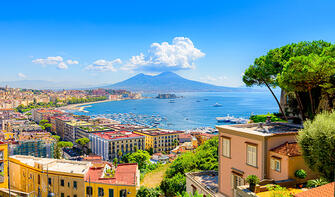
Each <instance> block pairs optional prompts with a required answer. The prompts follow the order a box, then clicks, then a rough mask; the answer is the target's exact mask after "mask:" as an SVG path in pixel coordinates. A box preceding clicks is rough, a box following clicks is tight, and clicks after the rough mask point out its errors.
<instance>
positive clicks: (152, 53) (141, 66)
mask: <svg viewBox="0 0 335 197" xmlns="http://www.w3.org/2000/svg"><path fill="white" fill-rule="evenodd" d="M203 56H205V53H203V52H201V51H200V50H199V49H197V48H195V46H194V45H193V42H192V41H191V40H190V39H189V38H186V37H175V38H174V39H173V40H172V43H171V44H169V43H168V42H163V43H161V44H160V43H153V44H151V46H150V49H149V50H148V53H147V54H143V53H140V54H139V55H137V56H132V57H131V58H130V60H129V61H128V62H127V63H126V64H125V65H124V66H122V67H121V69H122V70H130V71H144V72H164V71H178V70H187V69H194V68H195V63H194V62H195V60H197V59H199V58H201V57H203Z"/></svg>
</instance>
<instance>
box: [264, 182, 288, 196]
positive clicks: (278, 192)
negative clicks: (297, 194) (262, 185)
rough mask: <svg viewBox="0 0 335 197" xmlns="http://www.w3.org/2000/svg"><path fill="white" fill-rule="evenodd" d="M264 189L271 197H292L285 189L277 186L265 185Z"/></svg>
mask: <svg viewBox="0 0 335 197" xmlns="http://www.w3.org/2000/svg"><path fill="white" fill-rule="evenodd" d="M266 188H267V189H268V190H269V191H272V192H271V197H293V196H294V195H293V194H291V193H290V191H289V190H288V189H287V188H286V187H281V186H279V185H266Z"/></svg>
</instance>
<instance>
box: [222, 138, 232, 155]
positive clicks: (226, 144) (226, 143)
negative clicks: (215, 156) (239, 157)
mask: <svg viewBox="0 0 335 197" xmlns="http://www.w3.org/2000/svg"><path fill="white" fill-rule="evenodd" d="M221 139H222V155H223V156H225V157H230V139H229V138H224V137H222V138H221Z"/></svg>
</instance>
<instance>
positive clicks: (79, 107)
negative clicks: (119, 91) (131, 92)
mask: <svg viewBox="0 0 335 197" xmlns="http://www.w3.org/2000/svg"><path fill="white" fill-rule="evenodd" d="M139 99H143V98H139ZM139 99H118V100H109V99H107V100H103V101H94V102H87V103H77V104H70V105H66V106H63V107H60V108H59V109H60V110H65V111H66V110H76V111H80V112H85V113H88V111H86V110H85V108H87V107H91V106H83V105H91V104H96V103H106V102H112V101H123V100H139Z"/></svg>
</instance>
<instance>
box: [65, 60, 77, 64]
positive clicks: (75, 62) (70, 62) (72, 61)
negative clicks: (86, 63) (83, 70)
mask: <svg viewBox="0 0 335 197" xmlns="http://www.w3.org/2000/svg"><path fill="white" fill-rule="evenodd" d="M66 63H67V64H79V62H78V61H77V60H67V61H66Z"/></svg>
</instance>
